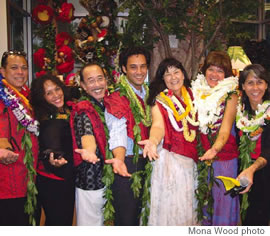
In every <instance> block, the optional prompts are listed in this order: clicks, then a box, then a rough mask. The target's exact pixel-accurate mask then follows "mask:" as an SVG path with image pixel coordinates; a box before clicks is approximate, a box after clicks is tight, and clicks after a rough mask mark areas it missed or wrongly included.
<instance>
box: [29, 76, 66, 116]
mask: <svg viewBox="0 0 270 236" xmlns="http://www.w3.org/2000/svg"><path fill="white" fill-rule="evenodd" d="M48 80H50V81H52V82H53V83H54V84H56V85H57V86H59V87H60V88H61V89H62V90H63V93H64V104H66V101H67V100H68V97H69V94H68V90H67V87H66V86H65V84H64V83H63V82H62V81H61V80H60V79H59V78H58V77H56V76H54V75H52V74H45V75H43V76H40V77H38V78H37V79H34V80H33V81H32V84H31V96H30V104H31V105H32V107H33V110H34V114H35V118H36V119H37V120H38V121H41V120H44V119H47V118H49V117H50V116H51V115H52V116H55V115H56V114H57V113H58V109H57V107H55V106H54V105H52V104H49V103H48V102H47V101H46V100H45V98H44V95H45V90H44V83H45V82H46V81H48ZM64 106H66V105H64Z"/></svg>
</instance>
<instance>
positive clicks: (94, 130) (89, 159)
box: [70, 63, 113, 226]
mask: <svg viewBox="0 0 270 236" xmlns="http://www.w3.org/2000/svg"><path fill="white" fill-rule="evenodd" d="M80 85H81V87H82V88H83V92H82V96H81V98H80V99H79V102H78V103H76V104H73V106H72V112H71V115H70V125H71V130H72V137H73V148H74V165H75V167H76V171H75V186H76V200H75V203H76V210H77V214H76V217H77V219H76V221H77V225H79V226H101V225H103V223H105V224H111V222H112V221H113V208H112V205H111V201H112V195H111V190H110V185H111V183H112V182H113V172H112V167H111V165H104V160H106V159H110V158H112V154H111V152H109V150H108V145H107V139H108V135H109V134H108V129H107V127H106V124H105V118H104V110H105V107H104V104H103V98H104V96H105V93H106V91H107V79H106V77H105V73H104V70H103V68H101V67H100V66H99V65H98V64H95V63H91V64H87V65H85V66H84V67H83V68H82V69H81V71H80ZM103 172H104V176H103ZM104 187H105V188H104ZM104 196H105V198H106V200H107V201H106V203H105V199H104ZM104 204H105V206H104ZM103 207H104V211H103ZM103 216H104V217H103ZM104 220H105V222H104Z"/></svg>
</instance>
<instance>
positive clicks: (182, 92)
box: [139, 58, 199, 226]
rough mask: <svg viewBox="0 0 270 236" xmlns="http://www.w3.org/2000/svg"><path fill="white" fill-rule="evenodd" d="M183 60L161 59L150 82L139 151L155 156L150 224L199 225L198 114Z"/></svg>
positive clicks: (146, 155)
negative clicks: (146, 133) (147, 120)
mask: <svg viewBox="0 0 270 236" xmlns="http://www.w3.org/2000/svg"><path fill="white" fill-rule="evenodd" d="M189 87H190V82H189V79H188V76H187V73H186V71H185V69H184V67H183V66H182V64H181V63H180V62H179V61H178V60H176V59H174V58H167V59H164V60H163V61H162V62H161V63H160V65H159V67H158V69H157V72H156V76H155V80H154V81H153V82H152V83H151V84H150V93H149V99H148V101H147V102H148V104H149V105H151V106H152V118H153V123H152V126H151V130H150V137H149V139H148V140H143V141H140V142H139V144H141V145H144V150H143V156H144V157H148V158H149V159H150V160H153V171H152V177H151V204H150V216H149V219H148V225H183V226H184V225H197V216H196V211H195V209H196V207H197V205H196V197H195V189H196V183H197V169H196V162H197V158H198V156H197V151H196V134H197V128H198V124H199V123H198V121H197V114H196V111H195V110H194V107H193V102H192V101H193V96H192V92H191V90H190V88H189Z"/></svg>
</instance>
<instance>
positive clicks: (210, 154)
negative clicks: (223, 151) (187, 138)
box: [199, 148, 217, 161]
mask: <svg viewBox="0 0 270 236" xmlns="http://www.w3.org/2000/svg"><path fill="white" fill-rule="evenodd" d="M216 155H217V151H216V150H215V149H214V148H210V149H208V150H207V151H206V152H205V153H204V155H203V156H202V157H199V160H200V161H207V160H213V159H214V158H215V157H216Z"/></svg>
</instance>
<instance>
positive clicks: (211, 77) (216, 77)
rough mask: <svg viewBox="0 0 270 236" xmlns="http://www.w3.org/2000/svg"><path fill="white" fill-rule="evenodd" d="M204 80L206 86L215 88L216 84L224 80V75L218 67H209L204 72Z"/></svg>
mask: <svg viewBox="0 0 270 236" xmlns="http://www.w3.org/2000/svg"><path fill="white" fill-rule="evenodd" d="M205 78H206V81H207V83H208V85H209V86H210V87H211V88H214V87H215V86H217V84H218V82H219V81H221V80H224V78H225V73H224V70H223V69H222V68H220V67H218V66H212V65H211V66H209V67H208V68H207V70H206V72H205Z"/></svg>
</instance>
